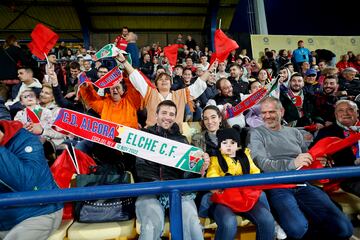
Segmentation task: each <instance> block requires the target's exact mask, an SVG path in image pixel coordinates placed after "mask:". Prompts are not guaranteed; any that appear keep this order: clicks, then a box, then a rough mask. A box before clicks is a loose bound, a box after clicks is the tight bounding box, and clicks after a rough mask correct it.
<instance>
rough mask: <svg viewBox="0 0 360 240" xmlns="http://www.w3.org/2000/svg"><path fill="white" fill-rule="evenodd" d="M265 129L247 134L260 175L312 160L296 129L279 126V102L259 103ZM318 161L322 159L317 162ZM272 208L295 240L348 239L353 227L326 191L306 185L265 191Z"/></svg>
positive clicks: (290, 168)
mask: <svg viewBox="0 0 360 240" xmlns="http://www.w3.org/2000/svg"><path fill="white" fill-rule="evenodd" d="M261 116H262V118H263V120H264V126H260V127H257V128H255V129H253V130H252V131H251V133H250V145H249V148H250V150H251V156H252V157H253V159H254V162H255V163H256V164H257V166H258V167H259V168H260V169H261V170H262V171H263V172H265V173H266V172H276V171H289V170H296V169H299V168H302V167H303V166H309V165H310V164H311V162H312V161H313V159H312V157H311V155H310V154H309V153H306V152H307V148H306V145H305V142H304V139H303V136H302V134H301V133H300V131H299V130H297V129H295V128H291V127H286V126H282V125H281V118H282V117H283V116H284V108H283V107H282V105H281V102H280V101H279V100H278V99H275V98H272V97H268V98H265V99H264V100H263V101H262V102H261ZM318 160H321V159H318ZM267 197H268V200H269V203H270V206H271V208H272V209H273V210H274V213H275V214H276V216H277V217H278V218H277V221H278V223H279V224H280V226H281V227H282V228H283V229H284V231H285V233H286V234H287V236H288V237H290V238H294V239H301V238H303V237H306V239H348V238H349V237H350V236H351V235H352V231H353V227H352V225H351V222H350V221H349V219H347V217H346V216H345V215H344V214H343V213H342V212H341V211H340V210H339V209H338V208H337V207H336V206H335V205H334V203H333V202H332V201H331V200H330V198H329V197H328V196H327V195H326V193H325V192H323V191H322V190H320V189H319V188H317V187H314V186H312V185H311V184H310V183H306V186H301V187H296V188H291V189H282V188H278V189H271V190H268V191H267Z"/></svg>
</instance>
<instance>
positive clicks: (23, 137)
mask: <svg viewBox="0 0 360 240" xmlns="http://www.w3.org/2000/svg"><path fill="white" fill-rule="evenodd" d="M0 128H1V131H2V132H4V134H5V137H4V138H3V140H2V141H1V142H0V193H9V192H13V191H15V192H23V191H39V190H52V189H57V188H58V187H57V185H56V183H55V181H54V179H53V177H52V175H51V172H50V170H49V167H48V164H47V161H46V159H45V156H44V150H43V146H42V144H41V142H40V141H39V139H38V137H37V136H36V135H34V134H32V133H30V132H28V131H26V130H25V129H23V128H22V124H21V123H20V122H18V121H6V120H1V121H0ZM62 207H63V204H62V203H51V204H42V205H32V206H15V207H0V231H8V230H10V229H11V228H12V227H14V226H15V225H17V224H18V223H20V222H22V221H24V220H25V219H28V218H31V217H37V216H41V215H45V214H50V213H53V212H56V211H58V210H59V209H61V208H62Z"/></svg>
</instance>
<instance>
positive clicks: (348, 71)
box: [342, 67, 358, 74]
mask: <svg viewBox="0 0 360 240" xmlns="http://www.w3.org/2000/svg"><path fill="white" fill-rule="evenodd" d="M352 72H355V73H357V72H358V71H357V70H356V69H355V68H353V67H348V68H345V69H344V70H343V71H342V73H343V74H347V73H352Z"/></svg>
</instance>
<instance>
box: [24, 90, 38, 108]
mask: <svg viewBox="0 0 360 240" xmlns="http://www.w3.org/2000/svg"><path fill="white" fill-rule="evenodd" d="M20 100H21V104H22V105H24V106H26V107H32V106H35V105H36V95H35V93H33V92H24V93H22V94H21V96H20Z"/></svg>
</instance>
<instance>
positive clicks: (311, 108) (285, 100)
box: [280, 91, 324, 127]
mask: <svg viewBox="0 0 360 240" xmlns="http://www.w3.org/2000/svg"><path fill="white" fill-rule="evenodd" d="M280 101H281V103H282V105H283V107H284V109H285V114H284V120H285V121H286V122H288V123H290V122H293V121H295V120H296V121H297V123H296V127H304V126H307V125H310V124H312V123H314V122H316V123H321V124H323V123H324V121H323V120H322V119H321V118H320V117H318V116H317V114H316V109H315V99H314V96H312V95H310V94H308V93H306V92H305V91H304V102H303V112H304V115H303V116H302V117H300V116H299V113H298V110H297V108H296V106H295V104H294V103H293V102H292V101H291V99H290V98H289V97H288V96H287V94H286V91H281V92H280Z"/></svg>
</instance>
